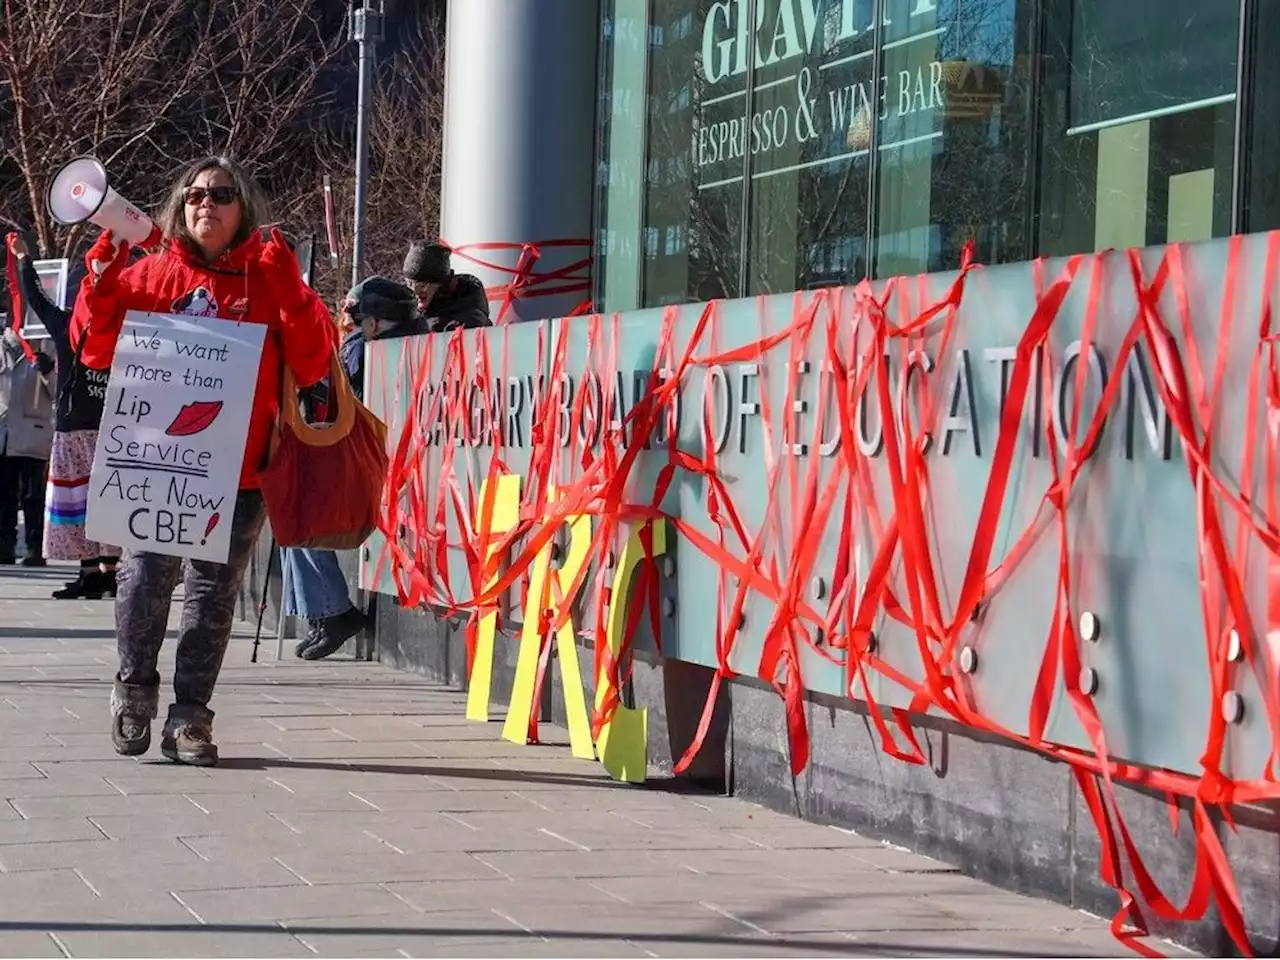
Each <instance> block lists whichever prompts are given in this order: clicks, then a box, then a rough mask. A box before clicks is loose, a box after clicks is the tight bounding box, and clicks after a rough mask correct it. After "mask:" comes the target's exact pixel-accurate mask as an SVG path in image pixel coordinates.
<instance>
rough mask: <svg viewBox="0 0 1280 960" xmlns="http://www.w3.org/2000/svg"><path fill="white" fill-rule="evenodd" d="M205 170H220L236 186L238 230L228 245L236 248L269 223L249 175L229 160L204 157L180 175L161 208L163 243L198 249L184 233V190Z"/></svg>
mask: <svg viewBox="0 0 1280 960" xmlns="http://www.w3.org/2000/svg"><path fill="white" fill-rule="evenodd" d="M206 170H221V171H222V172H223V173H225V174H226V175H227V177H228V178H230V180H231V183H232V185H233V186H234V187H235V190H236V198H237V199H238V200H239V201H240V229H238V230H237V231H236V235H235V236H234V237H232V238H231V246H232V247H236V246H238V245H239V244H241V243H243V242H244V241H245V240H247V239H249V236H250V235H251V234H252V233H253V232H254V231H255V230H257V229H258V228H259V227H261V226H262V225H263V224H265V223H267V222H268V220H269V218H270V211H269V210H268V208H267V199H266V197H265V196H264V195H263V193H262V188H261V187H259V186H258V182H257V181H256V180H254V179H253V177H251V176H249V174H248V173H246V172H245V170H244V168H243V167H241V166H240V165H239V164H238V163H236V162H235V161H234V160H231V159H229V158H228V157H206V158H205V159H204V160H201V161H199V162H198V163H193V164H192V165H191V166H189V167H188V168H187V169H186V170H185V171H184V172H183V174H182V176H180V177H179V178H178V179H177V180H176V181H175V182H174V184H173V188H172V189H171V190H170V191H169V199H168V200H166V201H165V204H164V209H163V210H161V211H160V221H159V222H160V229H161V230H162V231H163V233H164V238H165V240H167V241H169V242H170V243H172V242H174V241H180V242H182V243H184V244H186V245H187V246H188V247H190V248H191V249H193V250H199V249H200V248H199V245H198V244H197V243H196V242H195V240H194V239H193V238H192V236H191V234H190V233H189V232H188V231H187V216H186V205H187V198H186V193H187V187H189V186H191V184H193V183H195V180H196V177H198V176H200V174H202V173H204V172H205V171H206Z"/></svg>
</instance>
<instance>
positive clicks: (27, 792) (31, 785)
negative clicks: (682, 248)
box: [0, 775, 120, 800]
mask: <svg viewBox="0 0 1280 960" xmlns="http://www.w3.org/2000/svg"><path fill="white" fill-rule="evenodd" d="M0 793H3V794H5V799H8V797H9V795H13V796H15V797H25V798H27V799H32V800H33V799H35V798H37V797H57V798H59V799H62V798H66V797H102V796H107V797H110V796H116V797H118V796H120V791H119V790H118V789H117V788H116V787H114V786H112V785H111V784H110V783H108V782H107V780H106V779H105V778H103V777H93V776H87V775H86V776H76V777H62V778H59V779H54V778H52V777H47V778H44V779H40V780H0Z"/></svg>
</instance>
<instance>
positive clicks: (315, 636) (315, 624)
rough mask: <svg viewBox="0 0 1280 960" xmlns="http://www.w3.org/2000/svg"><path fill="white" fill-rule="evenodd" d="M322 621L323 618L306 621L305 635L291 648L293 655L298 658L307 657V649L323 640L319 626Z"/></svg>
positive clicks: (303, 658) (322, 633)
mask: <svg viewBox="0 0 1280 960" xmlns="http://www.w3.org/2000/svg"><path fill="white" fill-rule="evenodd" d="M323 622H324V621H323V620H308V621H307V635H306V636H305V637H303V638H302V639H301V640H299V641H298V645H297V646H296V647H294V648H293V655H294V656H295V657H297V658H298V659H299V660H305V659H307V651H308V650H310V649H311V648H312V647H314V646H317V645H319V644H320V643H321V642H322V641H323V640H324V632H323V630H322V629H321V626H320V625H321V624H322V623H323Z"/></svg>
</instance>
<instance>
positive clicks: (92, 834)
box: [0, 817, 103, 857]
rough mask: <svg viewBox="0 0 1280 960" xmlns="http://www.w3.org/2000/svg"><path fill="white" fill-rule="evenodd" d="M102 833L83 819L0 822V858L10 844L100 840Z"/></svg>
mask: <svg viewBox="0 0 1280 960" xmlns="http://www.w3.org/2000/svg"><path fill="white" fill-rule="evenodd" d="M102 836H103V835H102V833H101V831H99V830H98V829H97V828H96V827H95V826H94V825H93V824H91V823H90V822H89V821H88V820H86V819H84V818H83V817H81V818H79V819H76V820H4V821H0V857H3V856H4V848H5V847H7V846H9V845H11V844H18V845H22V846H26V845H28V844H32V843H49V842H52V841H56V840H101V839H102Z"/></svg>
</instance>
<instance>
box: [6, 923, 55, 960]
mask: <svg viewBox="0 0 1280 960" xmlns="http://www.w3.org/2000/svg"><path fill="white" fill-rule="evenodd" d="M64 956H66V954H64V953H63V952H62V951H61V950H59V949H58V945H57V944H56V943H55V942H54V940H53V938H52V937H50V936H49V934H47V933H44V932H43V931H39V930H6V929H4V925H3V924H0V957H64Z"/></svg>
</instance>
